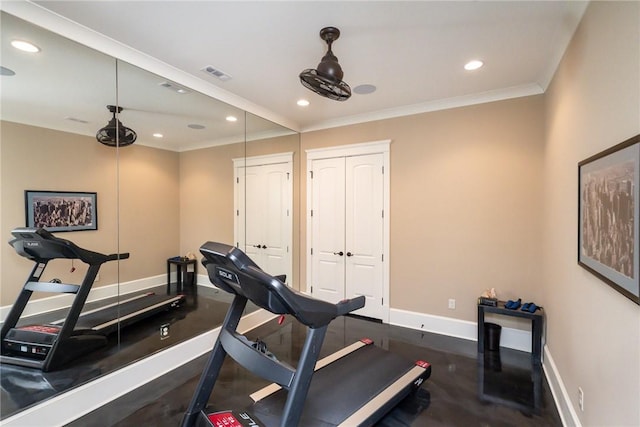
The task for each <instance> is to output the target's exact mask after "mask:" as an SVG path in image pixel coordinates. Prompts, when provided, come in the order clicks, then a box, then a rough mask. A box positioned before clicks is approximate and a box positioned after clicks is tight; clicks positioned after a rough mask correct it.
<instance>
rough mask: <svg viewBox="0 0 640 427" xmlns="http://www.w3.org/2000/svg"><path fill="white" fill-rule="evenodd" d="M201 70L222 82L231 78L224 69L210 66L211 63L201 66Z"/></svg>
mask: <svg viewBox="0 0 640 427" xmlns="http://www.w3.org/2000/svg"><path fill="white" fill-rule="evenodd" d="M202 71H204V72H205V73H207V74H210V75H212V76H213V77H216V78H218V79H220V80H222V81H223V82H226V81H228V80H231V76H230V75H229V74H227V73H225V72H224V71H220V70H218V69H217V68H215V67H212V66H211V65H207V66H206V67H204V68H202Z"/></svg>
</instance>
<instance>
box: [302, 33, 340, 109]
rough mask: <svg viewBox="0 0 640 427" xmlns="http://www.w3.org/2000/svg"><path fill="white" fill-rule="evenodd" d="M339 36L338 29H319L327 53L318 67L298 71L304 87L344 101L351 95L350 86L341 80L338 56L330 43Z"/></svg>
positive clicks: (326, 96)
mask: <svg viewBox="0 0 640 427" xmlns="http://www.w3.org/2000/svg"><path fill="white" fill-rule="evenodd" d="M338 37H340V30H338V29H337V28H335V27H326V28H323V29H322V30H320V38H321V39H322V40H324V41H325V42H326V43H327V53H326V54H325V55H324V57H322V60H321V61H320V63H319V64H318V69H316V70H314V69H312V68H309V69H306V70H304V71H303V72H301V73H300V82H301V83H302V85H303V86H304V87H306V88H307V89H309V90H312V91H314V92H315V93H317V94H318V95H321V96H324V97H325V98H329V99H333V100H335V101H346V100H347V99H349V97H350V96H351V88H350V87H349V85H348V84H347V83H345V82H343V81H342V77H343V75H344V73H343V72H342V67H340V64H338V58H336V56H335V55H334V54H333V52H332V51H331V44H332V43H333V42H334V41H335V40H337V39H338Z"/></svg>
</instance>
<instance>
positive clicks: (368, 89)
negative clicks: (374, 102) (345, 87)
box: [353, 84, 377, 95]
mask: <svg viewBox="0 0 640 427" xmlns="http://www.w3.org/2000/svg"><path fill="white" fill-rule="evenodd" d="M376 89H377V88H376V87H375V86H374V85H366V84H365V85H359V86H356V87H354V88H353V91H354V92H355V93H357V94H358V95H368V94H370V93H373V92H375V91H376Z"/></svg>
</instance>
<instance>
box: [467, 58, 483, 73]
mask: <svg viewBox="0 0 640 427" xmlns="http://www.w3.org/2000/svg"><path fill="white" fill-rule="evenodd" d="M483 65H484V62H482V61H480V60H478V59H474V60H473V61H469V62H467V63H466V64H464V69H465V70H467V71H473V70H477V69H478V68H480V67H482V66H483Z"/></svg>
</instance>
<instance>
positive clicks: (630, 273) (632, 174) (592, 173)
mask: <svg viewBox="0 0 640 427" xmlns="http://www.w3.org/2000/svg"><path fill="white" fill-rule="evenodd" d="M639 190H640V135H636V136H634V137H632V138H629V139H627V140H626V141H624V142H621V143H620V144H617V145H615V146H613V147H611V148H609V149H607V150H604V151H602V152H600V153H598V154H596V155H594V156H591V157H589V158H588V159H585V160H583V161H581V162H579V163H578V264H579V265H580V266H582V267H584V268H585V269H587V270H588V271H589V272H591V273H592V274H594V275H595V276H597V277H598V278H600V279H601V280H603V281H604V282H605V283H607V284H608V285H610V286H611V287H612V288H613V289H615V290H616V291H618V292H620V293H621V294H622V295H624V296H625V297H627V298H629V299H630V300H631V301H633V302H635V303H636V304H638V305H640V280H639V277H640V257H639V255H640V250H639V245H640V235H639V232H638V228H639V227H638V225H639V224H638V219H639V215H638V214H639V212H640V210H639V206H638V205H639V204H640V197H639V196H640V193H639Z"/></svg>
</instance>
